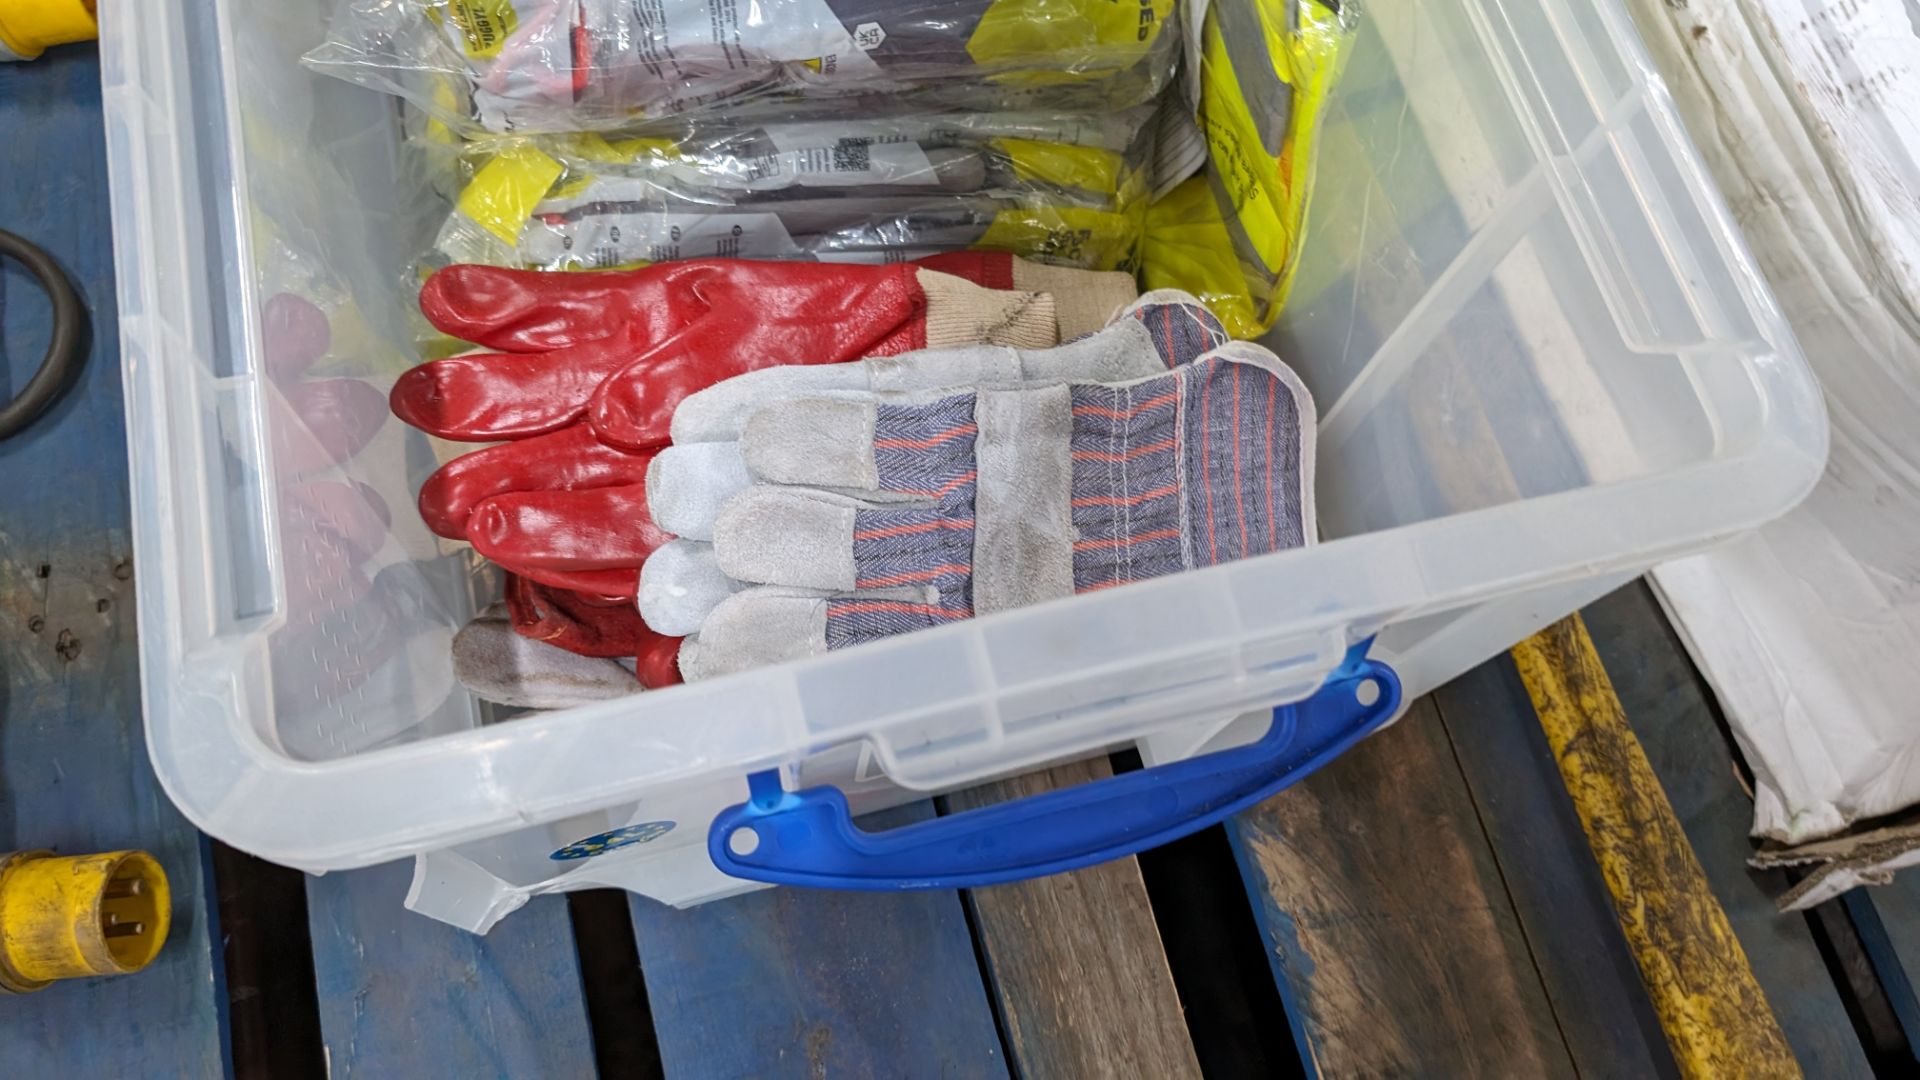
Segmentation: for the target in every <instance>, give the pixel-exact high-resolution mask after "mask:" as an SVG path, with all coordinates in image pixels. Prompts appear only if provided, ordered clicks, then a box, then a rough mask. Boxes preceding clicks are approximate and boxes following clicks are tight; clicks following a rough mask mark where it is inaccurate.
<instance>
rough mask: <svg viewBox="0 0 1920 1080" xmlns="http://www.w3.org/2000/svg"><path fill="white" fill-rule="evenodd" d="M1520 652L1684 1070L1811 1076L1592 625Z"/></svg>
mask: <svg viewBox="0 0 1920 1080" xmlns="http://www.w3.org/2000/svg"><path fill="white" fill-rule="evenodd" d="M1513 659H1514V662H1515V663H1516V664H1517V665H1518V666H1519V669H1520V678H1521V680H1522V681H1523V682H1524V683H1525V684H1526V687H1527V696H1528V697H1530V698H1532V699H1533V707H1534V711H1535V712H1536V713H1538V714H1539V717H1540V726H1541V727H1542V728H1544V729H1545V730H1546V733H1547V741H1548V743H1549V744H1551V746H1552V747H1553V756H1554V760H1555V761H1557V762H1558V763H1559V766H1560V775H1561V777H1562V779H1564V780H1565V782H1566V785H1567V792H1568V794H1569V795H1571V796H1572V797H1573V803H1574V807H1575V809H1576V810H1577V811H1578V812H1579V814H1580V824H1581V827H1582V828H1584V829H1585V831H1586V834H1587V842H1588V844H1589V845H1591V846H1592V848H1593V855H1594V858H1595V859H1596V860H1598V862H1599V864H1600V869H1601V872H1602V874H1603V875H1604V876H1605V878H1606V882H1607V888H1608V891H1610V892H1611V893H1612V894H1613V903H1614V909H1615V911H1616V912H1617V914H1618V915H1619V918H1620V925H1621V928H1622V929H1623V930H1624V931H1625V932H1626V936H1627V942H1628V945H1629V946H1630V947H1631V948H1632V949H1633V954H1634V959H1635V960H1636V961H1637V962H1638V963H1639V966H1640V975H1641V978H1642V979H1643V980H1644V981H1645V983H1646V986H1647V994H1648V996H1649V998H1650V999H1651V1000H1652V1003H1653V1007H1654V1012H1655V1013H1656V1014H1657V1015H1658V1016H1659V1018H1660V1025H1661V1027H1662V1028H1663V1029H1665V1031H1666V1035H1667V1042H1668V1043H1669V1045H1671V1047H1672V1049H1673V1056H1674V1060H1675V1061H1676V1062H1677V1063H1678V1065H1679V1066H1680V1070H1681V1072H1682V1073H1683V1074H1684V1075H1686V1076H1692V1077H1722V1076H1798V1075H1800V1066H1799V1063H1798V1062H1797V1061H1796V1060H1795V1059H1794V1056H1793V1050H1792V1049H1791V1048H1790V1047H1789V1046H1788V1045H1787V1039H1786V1036H1785V1035H1784V1034H1783V1033H1782V1032H1781V1030H1780V1024H1779V1021H1778V1020H1777V1019H1775V1017H1774V1014H1773V1008H1772V1006H1771V1005H1770V1004H1768V1002H1767V997H1766V994H1765V993H1764V992H1763V991H1762V990H1761V989H1760V983H1759V981H1758V980H1757V979H1755V978H1754V975H1753V969H1752V967H1750V966H1749V964H1748V962H1747V954H1746V951H1745V950H1744V949H1742V948H1741V947H1740V940H1739V938H1737V937H1736V936H1734V932H1733V927H1732V926H1731V925H1730V924H1729V923H1728V922H1727V915H1726V912H1725V911H1723V910H1722V909H1721V907H1720V902H1719V900H1718V899H1716V898H1715V897H1714V895H1713V890H1712V889H1711V888H1710V887H1709V886H1708V884H1707V878H1706V874H1705V873H1704V872H1703V871H1702V870H1701V869H1700V861H1699V859H1698V858H1697V857H1696V856H1695V855H1694V851H1693V846H1692V845H1691V844H1690V843H1688V841H1687V835H1686V832H1685V830H1684V829H1682V828H1681V825H1680V822H1679V819H1678V818H1677V817H1675V816H1674V812H1673V805H1672V804H1671V803H1669V802H1668V801H1667V794H1666V791H1665V790H1664V789H1663V788H1662V787H1661V786H1660V781H1659V779H1658V778H1657V777H1656V776H1654V773H1653V766H1652V765H1651V764H1650V763H1649V762H1648V760H1647V754H1646V751H1645V750H1644V749H1642V748H1641V746H1640V741H1639V740H1638V739H1637V738H1635V737H1634V734H1633V730H1632V729H1631V728H1630V727H1628V725H1627V717H1626V711H1625V710H1624V709H1623V708H1622V707H1621V705H1620V699H1619V698H1618V697H1617V696H1615V694H1614V691H1613V681H1612V680H1611V679H1609V678H1608V677H1607V672H1606V668H1605V667H1603V666H1602V665H1601V663H1600V656H1599V654H1598V653H1597V652H1595V650H1594V647H1593V640H1592V638H1590V637H1589V636H1588V635H1587V627H1586V624H1585V623H1584V622H1583V621H1582V620H1581V618H1580V616H1579V615H1578V614H1575V615H1570V616H1568V617H1567V618H1565V619H1562V620H1561V621H1560V622H1557V623H1555V624H1554V625H1552V626H1549V627H1548V628H1546V629H1545V630H1542V631H1541V632H1540V633H1538V634H1535V635H1534V636H1533V637H1531V638H1528V639H1527V640H1526V641H1523V642H1521V643H1520V644H1518V645H1516V646H1514V647H1513Z"/></svg>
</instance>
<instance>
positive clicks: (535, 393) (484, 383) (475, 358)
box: [387, 340, 636, 442]
mask: <svg viewBox="0 0 1920 1080" xmlns="http://www.w3.org/2000/svg"><path fill="white" fill-rule="evenodd" d="M635 353H636V351H635V349H634V348H633V347H632V346H630V345H628V344H627V343H626V342H624V341H618V340H609V341H596V342H589V343H587V344H584V345H576V346H573V347H571V348H567V349H560V350H557V351H554V352H549V353H469V354H467V355H464V356H451V357H448V358H446V359H445V360H435V361H433V362H431V363H427V364H421V365H419V366H417V367H413V368H409V369H408V370H407V371H405V372H404V373H402V374H401V376H400V377H399V378H398V379H396V380H394V383H393V391H392V392H391V393H390V394H389V395H388V396H387V401H388V404H389V405H390V406H391V407H392V409H393V414H394V415H395V416H398V417H399V418H400V419H402V420H404V421H406V422H407V423H409V424H411V425H413V426H414V427H417V428H419V429H420V430H422V431H425V432H428V433H430V434H433V435H438V436H440V437H441V438H443V439H454V440H457V441H460V442H493V441H496V440H499V439H518V438H524V437H526V436H528V435H541V434H544V433H546V432H549V431H555V430H558V429H560V428H563V427H565V426H567V425H568V424H571V423H573V422H574V421H576V420H578V419H580V417H581V415H582V414H583V413H585V412H586V408H587V403H588V402H589V401H590V400H592V398H593V392H594V391H595V390H597V389H599V388H600V384H601V383H603V382H605V381H606V380H607V379H608V377H610V376H612V375H614V374H615V373H617V372H619V371H620V370H621V369H623V368H625V367H626V366H627V365H628V364H629V363H631V362H632V361H633V358H634V356H635Z"/></svg>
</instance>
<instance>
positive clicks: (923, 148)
mask: <svg viewBox="0 0 1920 1080" xmlns="http://www.w3.org/2000/svg"><path fill="white" fill-rule="evenodd" d="M1150 114H1151V109H1150V108H1146V109H1134V110H1129V111H1127V112H1123V113H1113V114H1106V115H1102V116H1084V117H1082V116H1069V117H1051V116H1044V115H1036V114H1024V113H995V114H928V115H914V116H904V117H891V118H883V119H874V120H844V121H819V122H778V123H767V124H763V125H759V126H730V127H727V128H710V127H705V126H702V127H697V128H693V129H690V131H689V132H688V133H687V134H685V135H683V136H681V137H678V138H668V137H645V138H635V139H626V140H616V141H608V140H606V139H603V138H601V137H599V136H597V135H591V134H589V135H575V136H564V137H561V136H549V137H541V138H537V139H529V138H511V139H489V140H483V141H481V142H478V143H473V144H468V145H467V146H466V147H465V149H464V151H463V152H462V151H458V150H452V151H450V150H449V149H448V148H447V147H445V146H444V144H438V143H429V144H427V145H426V146H425V147H424V149H425V150H426V152H427V153H428V155H429V156H432V155H445V154H447V153H449V152H453V153H457V154H459V160H458V162H456V164H455V166H454V168H453V171H454V172H455V173H456V174H458V175H460V176H462V177H464V178H465V181H464V183H462V184H459V185H458V186H459V192H458V194H457V195H456V196H455V197H454V211H453V212H452V213H451V214H450V215H449V217H448V220H447V222H446V224H445V225H444V226H443V227H442V229H441V230H440V233H439V236H438V238H437V240H436V243H435V251H434V256H433V260H432V261H434V262H436V263H441V262H452V263H461V262H465V263H486V264H491V265H500V266H520V267H528V268H537V269H549V270H563V269H595V268H609V267H618V266H632V265H636V264H641V263H650V262H662V261H668V260H672V259H682V258H697V257H714V256H721V257H727V256H731V257H740V258H763V259H792V258H813V259H830V260H849V261H871V262H879V261H899V260H902V259H912V258H920V257H923V256H926V255H929V254H935V253H939V252H946V251H962V250H992V251H1007V252H1011V253H1013V254H1017V255H1023V256H1027V257H1029V258H1036V259H1043V260H1045V261H1048V262H1052V263H1056V264H1059V265H1065V266H1075V267H1083V268H1087V269H1099V270H1112V269H1126V270H1133V269H1136V268H1137V265H1138V249H1139V242H1140V236H1141V233H1142V230H1143V228H1144V224H1145V213H1146V198H1145V193H1146V182H1145V178H1144V176H1143V169H1142V166H1143V159H1144V158H1145V157H1146V153H1145V148H1144V147H1142V146H1140V145H1139V143H1140V141H1141V140H1140V135H1141V132H1142V129H1143V127H1144V125H1145V123H1146V121H1147V119H1148V118H1149V116H1150ZM443 168H444V167H443Z"/></svg>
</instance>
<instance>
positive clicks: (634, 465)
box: [420, 424, 653, 540]
mask: <svg viewBox="0 0 1920 1080" xmlns="http://www.w3.org/2000/svg"><path fill="white" fill-rule="evenodd" d="M652 460H653V455H652V454H629V453H627V452H626V451H625V450H616V449H614V448H613V447H610V446H607V445H606V444H604V443H602V442H600V441H599V440H598V439H595V438H594V437H593V431H592V429H590V428H588V427H587V425H585V424H575V425H573V426H572V427H565V428H561V429H560V430H559V431H556V432H554V433H552V434H551V435H541V436H539V437H537V438H532V439H521V440H519V441H517V442H510V443H502V444H500V445H499V446H489V447H487V448H486V449H484V450H475V451H473V452H472V453H468V454H462V455H460V456H459V457H457V458H454V459H453V460H452V461H449V462H447V463H446V464H445V465H443V466H441V467H440V469H439V470H438V471H437V472H435V473H434V474H433V475H432V476H429V477H427V482H426V483H425V484H423V485H421V487H420V517H421V519H422V520H424V521H425V522H426V523H427V528H429V529H432V530H433V531H434V532H436V533H438V534H440V535H441V536H444V537H446V538H447V539H449V540H465V539H466V538H467V519H468V517H469V516H470V515H471V514H472V513H473V508H474V507H476V506H478V505H480V504H481V503H482V502H484V501H486V500H487V499H491V498H493V497H494V496H496V495H506V494H509V493H511V492H516V491H562V490H579V489H584V488H600V487H612V486H615V485H618V484H640V483H645V482H646V479H647V464H648V463H649V462H651V461H652Z"/></svg>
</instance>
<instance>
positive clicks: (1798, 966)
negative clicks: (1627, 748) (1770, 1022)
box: [1581, 582, 1871, 1076]
mask: <svg viewBox="0 0 1920 1080" xmlns="http://www.w3.org/2000/svg"><path fill="white" fill-rule="evenodd" d="M1581 617H1582V618H1583V619H1585V620H1586V624H1587V632H1588V634H1589V635H1590V636H1591V637H1592V638H1593V645H1594V650H1595V651H1596V652H1598V653H1599V654H1600V660H1601V662H1602V663H1603V664H1605V665H1606V668H1607V674H1608V676H1609V677H1610V678H1611V679H1612V680H1613V684H1614V692H1615V694H1616V695H1617V696H1618V697H1619V698H1620V704H1621V705H1622V707H1624V708H1625V709H1626V713H1627V722H1628V723H1630V724H1631V725H1632V726H1633V730H1634V734H1635V735H1637V736H1638V737H1639V739H1640V744H1641V745H1642V746H1643V747H1645V748H1646V751H1647V760H1648V761H1650V762H1651V763H1652V765H1653V771H1654V774H1655V775H1657V776H1658V777H1659V778H1660V785H1661V786H1662V787H1663V788H1665V789H1666V792H1667V800H1668V801H1669V802H1671V803H1672V804H1673V811H1674V814H1675V815H1676V816H1678V817H1679V819H1680V824H1681V826H1682V827H1683V828H1684V829H1686V832H1687V839H1688V840H1689V841H1690V842H1691V843H1692V844H1693V849H1694V851H1695V853H1696V854H1698V856H1699V858H1700V867H1701V869H1702V870H1704V871H1705V872H1706V875H1707V882H1708V884H1710V885H1711V886H1712V887H1713V892H1714V895H1715V896H1716V897H1718V898H1719V900H1720V906H1721V907H1722V908H1723V909H1725V911H1726V913H1727V921H1728V922H1729V923H1731V924H1732V926H1733V929H1734V933H1735V934H1737V935H1738V936H1739V938H1740V944H1741V947H1742V948H1743V949H1744V950H1745V951H1746V954H1747V961H1748V963H1749V965H1750V966H1751V967H1752V968H1753V974H1754V977H1755V978H1756V979H1758V980H1759V982H1760V987H1761V989H1762V990H1764V991H1766V995H1767V1000H1768V1001H1769V1002H1771V1003H1772V1005H1773V1011H1774V1015H1775V1016H1776V1017H1777V1018H1778V1019H1779V1021H1780V1029H1781V1031H1783V1032H1784V1033H1785V1034H1786V1036H1787V1043H1788V1044H1789V1045H1790V1046H1792V1047H1793V1052H1794V1054H1795V1056H1797V1057H1798V1058H1799V1059H1800V1063H1801V1065H1802V1066H1803V1067H1805V1069H1806V1071H1807V1074H1808V1075H1809V1076H1866V1075H1869V1074H1870V1072H1871V1070H1870V1068H1869V1065H1868V1062H1867V1058H1866V1052H1865V1050H1864V1049H1863V1048H1862V1047H1861V1045H1860V1040H1859V1038H1858V1037H1857V1036H1856V1035H1855V1034H1854V1029H1853V1023H1852V1021H1851V1020H1850V1019H1849V1018H1848V1016H1847V1011H1846V1006H1845V1004H1844V1003H1843V1002H1842V1001H1841V998H1840V993H1839V990H1838V988H1837V987H1835V985H1834V982H1833V978H1832V976H1831V975H1830V974H1829V973H1828V971H1827V966H1826V961H1825V960H1824V959H1823V958H1822V957H1821V955H1820V950H1819V946H1818V945H1817V944H1816V943H1815V941H1814V938H1813V934H1812V931H1811V930H1810V928H1809V927H1808V925H1807V920H1806V919H1805V917H1803V916H1798V915H1781V914H1780V913H1779V912H1778V911H1777V910H1776V909H1775V905H1774V898H1775V897H1777V896H1779V895H1780V894H1781V893H1783V892H1785V891H1786V890H1787V888H1788V887H1789V885H1790V884H1791V882H1790V881H1788V879H1787V877H1786V875H1785V874H1784V873H1782V872H1781V871H1777V870H1771V871H1767V870H1754V869H1752V868H1750V867H1748V866H1747V858H1748V857H1749V856H1750V855H1751V854H1752V853H1753V842H1752V840H1751V839H1749V837H1748V835H1747V830H1748V829H1749V828H1750V827H1751V826H1752V824H1753V800H1752V798H1751V797H1750V796H1749V795H1748V794H1747V793H1746V791H1744V790H1743V789H1742V788H1741V786H1740V780H1739V777H1738V776H1737V775H1736V774H1735V772H1734V763H1733V754H1732V751H1731V750H1730V749H1729V747H1728V745H1727V741H1726V739H1725V737H1724V736H1723V735H1722V734H1721V732H1720V729H1719V726H1718V725H1717V724H1716V722H1715V720H1714V715H1713V706H1712V704H1711V702H1710V700H1709V699H1708V697H1707V693H1708V691H1707V690H1706V688H1705V685H1704V684H1703V683H1702V682H1701V680H1700V678H1699V676H1698V674H1697V673H1696V672H1695V671H1694V669H1693V665H1692V663H1691V662H1690V661H1689V660H1688V659H1687V657H1686V654H1685V653H1684V652H1683V651H1682V646H1681V645H1680V642H1679V639H1678V638H1676V637H1675V636H1674V634H1673V631H1672V629H1671V628H1670V627H1669V626H1668V625H1667V622H1666V617H1665V616H1664V615H1662V614H1661V612H1660V610H1659V606H1658V604H1657V603H1656V602H1655V601H1654V599H1653V594H1652V593H1651V592H1650V591H1649V590H1648V589H1647V587H1646V585H1645V584H1644V583H1643V582H1635V583H1633V584H1632V585H1629V586H1627V587H1626V588H1623V589H1620V590H1619V591H1617V592H1614V593H1613V594H1611V595H1609V596H1607V597H1605V598H1604V599H1602V600H1600V601H1598V602H1597V603H1594V604H1592V605H1590V606H1589V607H1588V608H1586V610H1584V611H1582V612H1581Z"/></svg>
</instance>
